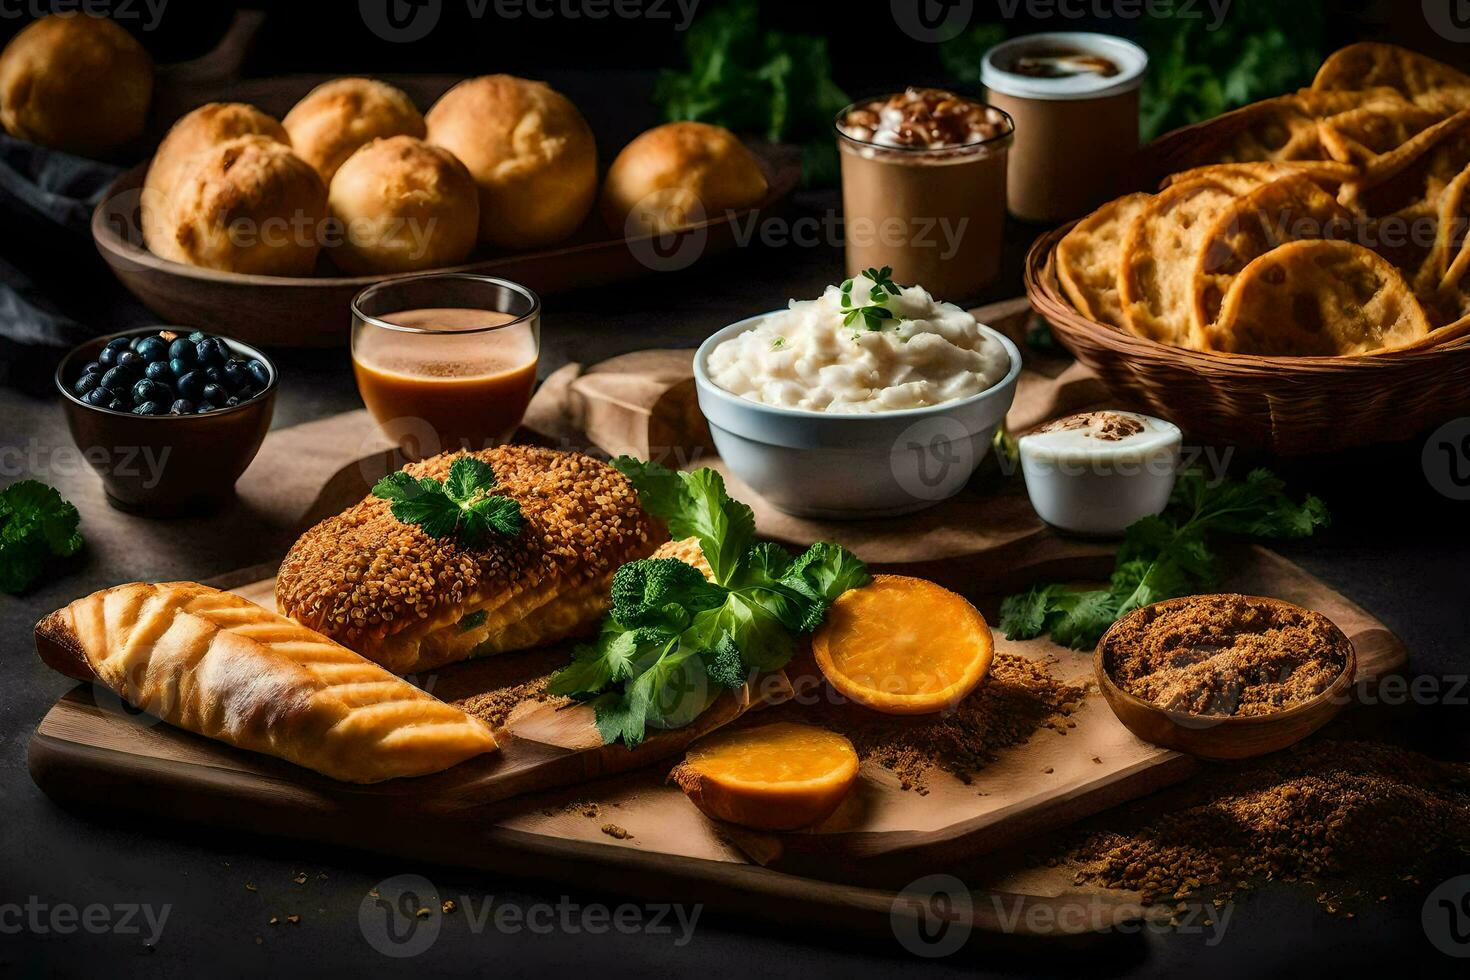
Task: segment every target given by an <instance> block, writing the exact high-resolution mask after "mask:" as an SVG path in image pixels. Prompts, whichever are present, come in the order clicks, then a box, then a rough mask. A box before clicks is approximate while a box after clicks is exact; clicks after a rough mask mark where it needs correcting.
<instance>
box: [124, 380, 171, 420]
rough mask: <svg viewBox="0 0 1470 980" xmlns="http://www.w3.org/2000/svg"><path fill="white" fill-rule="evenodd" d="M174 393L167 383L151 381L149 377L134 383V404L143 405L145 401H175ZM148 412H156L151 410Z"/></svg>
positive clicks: (150, 413)
mask: <svg viewBox="0 0 1470 980" xmlns="http://www.w3.org/2000/svg"><path fill="white" fill-rule="evenodd" d="M172 395H173V392H171V391H169V390H168V387H167V386H166V385H161V384H159V383H158V382H157V381H149V380H148V379H147V378H144V379H143V380H142V381H139V382H138V383H137V384H135V385H133V404H134V405H141V404H143V403H144V402H169V401H173V398H172ZM148 414H149V415H152V414H154V413H152V412H149V413H148Z"/></svg>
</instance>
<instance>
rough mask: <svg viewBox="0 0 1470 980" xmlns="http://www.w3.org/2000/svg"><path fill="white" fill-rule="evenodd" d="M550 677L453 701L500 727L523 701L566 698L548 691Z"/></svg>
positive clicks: (466, 711)
mask: <svg viewBox="0 0 1470 980" xmlns="http://www.w3.org/2000/svg"><path fill="white" fill-rule="evenodd" d="M550 679H551V678H550V676H546V677H536V678H532V679H531V680H529V681H525V682H524V683H521V684H513V685H511V686H510V687H500V688H495V689H493V690H489V691H482V692H481V693H479V694H472V695H470V696H469V697H467V698H461V699H460V700H458V701H454V702H452V703H453V704H454V706H455V707H456V708H459V709H460V710H461V711H463V712H465V713H467V714H471V715H474V716H475V717H476V718H479V719H481V720H482V721H484V722H485V723H486V724H488V725H489V726H490V727H491V728H500V727H501V726H503V725H504V724H505V720H506V719H507V718H509V717H510V713H511V712H512V711H514V710H515V709H516V706H517V705H519V704H521V703H522V702H525V701H536V702H541V701H552V700H565V699H562V698H557V697H556V696H555V695H551V694H547V693H546V682H547V681H548V680H550Z"/></svg>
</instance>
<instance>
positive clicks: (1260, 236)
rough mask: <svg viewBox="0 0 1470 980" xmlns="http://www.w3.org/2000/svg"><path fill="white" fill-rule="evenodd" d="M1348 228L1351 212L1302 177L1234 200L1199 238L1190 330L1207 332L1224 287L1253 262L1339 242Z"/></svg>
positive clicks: (1221, 301)
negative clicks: (1289, 246) (1312, 243)
mask: <svg viewBox="0 0 1470 980" xmlns="http://www.w3.org/2000/svg"><path fill="white" fill-rule="evenodd" d="M1354 228H1355V221H1354V217H1353V214H1352V212H1351V211H1349V210H1348V209H1347V208H1345V207H1343V206H1342V205H1341V204H1338V203H1337V199H1336V198H1334V197H1333V196H1332V195H1331V194H1328V193H1327V192H1326V191H1324V190H1323V189H1322V188H1321V187H1319V186H1318V185H1317V183H1316V182H1315V181H1313V180H1312V179H1311V178H1310V177H1308V176H1306V175H1305V174H1298V175H1296V176H1293V177H1285V178H1282V179H1281V180H1275V181H1272V182H1271V183H1269V184H1264V185H1262V186H1260V187H1257V188H1256V189H1255V190H1253V191H1251V192H1250V193H1248V194H1245V195H1243V196H1241V197H1238V198H1236V199H1235V200H1234V201H1233V202H1231V204H1230V206H1229V207H1227V208H1226V209H1225V210H1224V212H1223V213H1222V214H1221V215H1220V217H1219V218H1217V219H1216V221H1215V223H1214V224H1213V225H1212V226H1211V227H1210V229H1209V231H1208V232H1207V233H1206V234H1205V236H1204V239H1203V244H1202V246H1201V249H1200V253H1199V258H1198V262H1197V265H1196V267H1195V274H1194V279H1193V282H1192V283H1191V294H1190V299H1191V306H1190V309H1191V314H1192V315H1193V317H1194V327H1195V329H1197V330H1199V331H1202V332H1204V333H1206V334H1207V333H1208V332H1209V331H1210V330H1211V329H1213V327H1214V325H1215V321H1216V320H1217V319H1218V318H1219V316H1220V308H1221V306H1222V305H1223V304H1224V302H1225V294H1226V293H1227V292H1228V291H1229V289H1230V284H1231V283H1232V282H1234V281H1235V278H1236V276H1238V275H1240V273H1241V272H1242V271H1244V269H1245V267H1246V266H1247V265H1249V264H1250V263H1251V262H1253V261H1254V260H1255V259H1257V258H1259V257H1260V256H1262V255H1265V254H1266V253H1267V252H1269V251H1271V250H1272V249H1274V248H1276V247H1277V246H1280V245H1284V244H1285V243H1287V242H1293V241H1300V240H1303V239H1312V238H1345V237H1347V236H1349V235H1351V234H1352V232H1353V231H1354Z"/></svg>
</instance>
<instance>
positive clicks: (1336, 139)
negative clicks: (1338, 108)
mask: <svg viewBox="0 0 1470 980" xmlns="http://www.w3.org/2000/svg"><path fill="white" fill-rule="evenodd" d="M1450 114H1451V111H1450V110H1445V109H1438V108H1429V107H1426V106H1420V105H1416V104H1414V103H1413V102H1405V101H1403V100H1402V99H1398V100H1394V101H1390V102H1383V101H1380V102H1368V103H1365V104H1363V105H1361V106H1359V107H1357V108H1356V109H1349V110H1347V111H1346V112H1339V113H1338V114H1337V115H1335V116H1328V117H1327V118H1326V119H1323V120H1322V121H1321V122H1320V123H1318V127H1319V129H1318V135H1319V137H1320V138H1321V140H1322V148H1323V149H1324V150H1326V151H1327V155H1328V156H1330V157H1332V159H1334V160H1338V161H1341V162H1342V163H1350V164H1353V165H1354V166H1358V167H1368V166H1371V165H1372V164H1373V162H1374V161H1375V160H1377V159H1378V158H1379V157H1381V156H1382V155H1383V154H1385V153H1387V152H1389V151H1390V150H1394V149H1397V148H1398V147H1400V146H1403V145H1404V144H1405V143H1407V142H1408V141H1409V140H1410V139H1412V138H1414V137H1415V136H1417V135H1419V134H1420V133H1422V132H1423V131H1424V130H1426V129H1428V128H1429V127H1430V126H1432V125H1434V124H1435V123H1437V122H1439V121H1440V120H1442V119H1444V118H1446V117H1447V116H1449V115H1450Z"/></svg>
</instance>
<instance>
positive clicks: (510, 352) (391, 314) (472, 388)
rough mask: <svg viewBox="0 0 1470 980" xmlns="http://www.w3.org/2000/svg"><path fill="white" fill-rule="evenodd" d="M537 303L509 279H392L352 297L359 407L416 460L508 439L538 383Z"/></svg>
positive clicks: (458, 276) (460, 276)
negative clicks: (366, 410)
mask: <svg viewBox="0 0 1470 980" xmlns="http://www.w3.org/2000/svg"><path fill="white" fill-rule="evenodd" d="M540 353H541V301H540V299H538V298H537V296H536V294H535V293H533V292H531V290H529V289H527V288H526V287H525V286H522V285H519V284H518V283H513V282H510V281H509V280H505V279H494V278H491V277H489V276H476V275H469V274H465V273H446V274H436V275H427V276H409V277H406V278H401V279H389V280H387V281H384V282H380V283H377V284H375V285H372V286H369V287H368V288H367V289H364V290H363V291H362V292H360V293H358V294H357V296H356V297H355V298H354V299H353V301H352V370H353V373H354V374H355V375H356V377H357V390H358V392H359V393H360V394H361V395H362V400H363V404H365V405H366V406H367V408H368V411H369V412H371V413H372V416H373V418H374V419H376V420H377V422H378V425H379V426H380V427H381V428H382V429H383V431H384V432H385V433H386V434H387V435H388V436H389V438H391V439H393V440H394V441H396V442H397V443H398V447H399V449H400V450H401V451H402V452H403V454H404V455H405V456H407V457H409V458H410V459H423V458H425V457H428V456H433V455H435V454H436V453H439V452H443V451H445V450H451V449H460V448H464V449H471V450H476V449H485V448H488V447H490V446H498V445H501V444H502V443H505V442H507V441H509V440H510V437H511V436H512V435H513V434H514V433H515V431H516V428H517V427H518V426H519V425H520V424H521V418H522V417H523V416H524V415H525V413H526V406H527V405H529V404H530V402H531V393H532V391H533V390H534V389H535V387H536V365H537V361H538V360H539V358H540Z"/></svg>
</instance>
